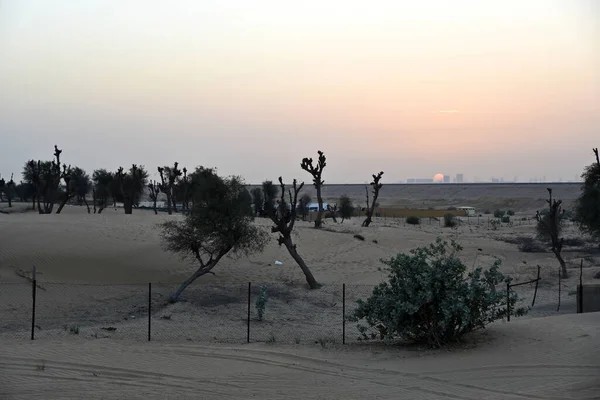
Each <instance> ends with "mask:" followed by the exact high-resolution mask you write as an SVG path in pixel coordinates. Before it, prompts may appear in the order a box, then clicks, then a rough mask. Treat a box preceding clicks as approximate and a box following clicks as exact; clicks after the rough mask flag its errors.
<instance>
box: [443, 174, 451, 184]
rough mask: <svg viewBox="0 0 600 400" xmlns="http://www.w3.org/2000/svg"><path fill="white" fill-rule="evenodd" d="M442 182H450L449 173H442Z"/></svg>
mask: <svg viewBox="0 0 600 400" xmlns="http://www.w3.org/2000/svg"><path fill="white" fill-rule="evenodd" d="M444 183H450V175H444Z"/></svg>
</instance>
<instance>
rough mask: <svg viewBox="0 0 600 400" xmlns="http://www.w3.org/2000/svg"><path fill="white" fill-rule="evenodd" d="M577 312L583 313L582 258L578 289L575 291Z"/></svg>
mask: <svg viewBox="0 0 600 400" xmlns="http://www.w3.org/2000/svg"><path fill="white" fill-rule="evenodd" d="M577 312H578V313H582V312H583V258H582V259H581V264H580V265H579V288H578V289H577Z"/></svg>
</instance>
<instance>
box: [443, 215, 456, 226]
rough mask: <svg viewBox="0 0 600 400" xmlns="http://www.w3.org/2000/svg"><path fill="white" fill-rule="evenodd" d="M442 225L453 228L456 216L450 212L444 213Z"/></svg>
mask: <svg viewBox="0 0 600 400" xmlns="http://www.w3.org/2000/svg"><path fill="white" fill-rule="evenodd" d="M444 226H445V227H446V228H454V227H455V226H456V216H455V215H454V214H451V213H448V214H444Z"/></svg>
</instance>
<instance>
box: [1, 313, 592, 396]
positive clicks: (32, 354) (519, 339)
mask: <svg viewBox="0 0 600 400" xmlns="http://www.w3.org/2000/svg"><path fill="white" fill-rule="evenodd" d="M599 328H600V313H593V314H579V315H564V316H555V317H546V318H538V319H535V320H521V321H517V322H511V323H497V324H495V325H494V326H492V327H491V328H490V329H488V330H487V331H486V332H485V333H482V334H477V335H473V336H472V337H471V338H469V339H468V340H467V342H466V343H465V344H463V345H461V346H458V347H455V348H452V349H450V350H442V351H425V350H423V349H417V348H404V349H398V348H395V349H393V348H384V347H382V346H358V347H357V346H345V347H341V346H333V347H329V348H323V347H316V346H312V347H311V346H302V345H299V346H281V345H267V344H251V345H245V346H223V345H215V344H213V345H210V346H205V345H198V344H158V343H144V342H132V343H124V342H115V341H111V340H108V339H105V340H94V341H89V340H71V341H64V340H62V341H36V342H33V343H32V342H23V341H1V342H0V344H1V346H0V398H2V399H7V400H8V399H15V400H16V399H32V398H44V399H79V398H86V399H132V398H136V399H137V398H146V399H247V398H260V399H400V398H403V399H442V398H444V399H465V400H466V399H477V400H478V399H597V398H599V393H600V348H599V347H598V340H597V334H598V332H599Z"/></svg>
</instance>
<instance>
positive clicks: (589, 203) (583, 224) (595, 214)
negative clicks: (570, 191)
mask: <svg viewBox="0 0 600 400" xmlns="http://www.w3.org/2000/svg"><path fill="white" fill-rule="evenodd" d="M593 151H594V155H595V156H596V162H595V163H593V164H591V165H588V166H587V167H586V168H585V170H584V172H583V174H582V175H581V177H582V178H583V186H582V187H581V195H580V196H579V198H578V199H577V202H576V205H575V212H576V218H577V220H578V221H579V223H580V225H579V226H580V229H581V230H582V231H583V232H585V233H588V234H590V235H592V236H594V237H596V238H597V239H600V157H599V156H598V149H597V148H596V149H593Z"/></svg>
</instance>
